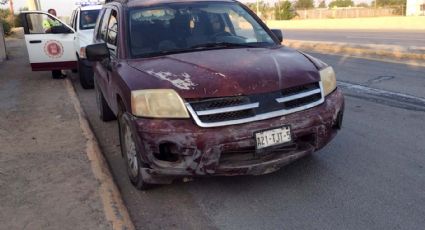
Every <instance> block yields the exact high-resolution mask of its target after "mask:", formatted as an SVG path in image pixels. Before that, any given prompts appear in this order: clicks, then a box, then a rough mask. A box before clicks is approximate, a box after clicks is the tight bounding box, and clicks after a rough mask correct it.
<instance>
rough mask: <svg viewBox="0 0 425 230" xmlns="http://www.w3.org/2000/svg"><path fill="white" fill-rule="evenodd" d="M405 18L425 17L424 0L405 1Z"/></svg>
mask: <svg viewBox="0 0 425 230" xmlns="http://www.w3.org/2000/svg"><path fill="white" fill-rule="evenodd" d="M406 16H425V0H407V3H406Z"/></svg>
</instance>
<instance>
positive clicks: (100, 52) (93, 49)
mask: <svg viewBox="0 0 425 230" xmlns="http://www.w3.org/2000/svg"><path fill="white" fill-rule="evenodd" d="M86 56H87V60H89V61H103V60H105V59H107V58H109V49H108V46H107V45H106V43H98V44H93V45H88V46H87V47H86Z"/></svg>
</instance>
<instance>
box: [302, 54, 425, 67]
mask: <svg viewBox="0 0 425 230" xmlns="http://www.w3.org/2000/svg"><path fill="white" fill-rule="evenodd" d="M303 51H304V52H307V53H312V54H319V55H320V54H322V55H331V56H339V57H345V58H355V59H365V60H370V61H378V62H385V63H392V64H400V65H411V66H418V67H425V63H423V62H416V61H414V60H406V61H395V60H390V59H382V58H373V57H366V56H355V55H351V54H337V53H325V52H318V51H312V50H303Z"/></svg>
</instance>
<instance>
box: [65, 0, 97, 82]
mask: <svg viewBox="0 0 425 230" xmlns="http://www.w3.org/2000/svg"><path fill="white" fill-rule="evenodd" d="M101 9H102V6H101V5H90V6H79V7H77V8H76V9H75V10H74V11H73V13H72V16H71V22H70V26H71V27H72V28H73V29H74V31H75V34H74V35H75V39H74V49H75V55H76V58H77V61H78V71H79V76H80V83H81V86H82V87H83V88H85V89H90V88H93V70H92V66H91V63H90V62H89V61H87V58H86V51H85V49H86V46H87V45H90V44H92V42H93V32H94V27H95V26H96V21H97V17H98V15H99V12H100V10H101Z"/></svg>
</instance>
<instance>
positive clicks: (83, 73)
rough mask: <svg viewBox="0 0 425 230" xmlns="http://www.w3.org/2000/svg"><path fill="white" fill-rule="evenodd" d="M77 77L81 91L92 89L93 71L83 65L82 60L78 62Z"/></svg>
mask: <svg viewBox="0 0 425 230" xmlns="http://www.w3.org/2000/svg"><path fill="white" fill-rule="evenodd" d="M78 75H79V76H80V84H81V86H82V87H83V89H93V87H94V83H93V69H92V68H91V67H90V66H87V65H84V63H83V61H82V60H79V61H78Z"/></svg>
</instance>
